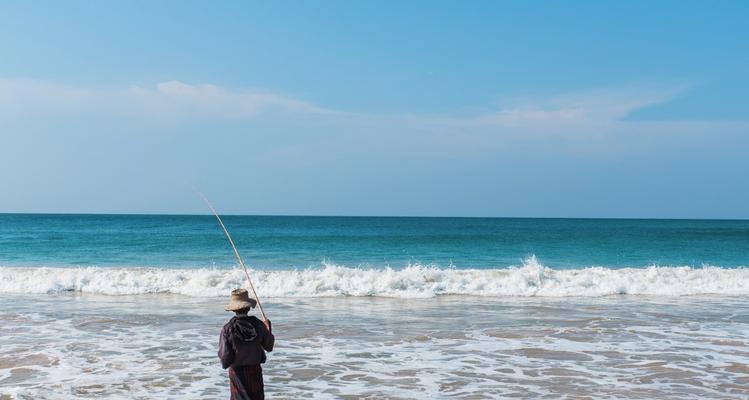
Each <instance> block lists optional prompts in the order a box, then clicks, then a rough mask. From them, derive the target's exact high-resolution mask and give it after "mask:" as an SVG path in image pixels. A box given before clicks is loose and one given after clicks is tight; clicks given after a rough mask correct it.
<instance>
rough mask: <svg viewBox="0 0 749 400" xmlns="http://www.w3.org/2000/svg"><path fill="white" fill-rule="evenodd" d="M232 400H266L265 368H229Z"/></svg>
mask: <svg viewBox="0 0 749 400" xmlns="http://www.w3.org/2000/svg"><path fill="white" fill-rule="evenodd" d="M229 385H230V386H231V400H264V399H265V391H264V390H263V368H261V367H260V364H258V365H245V366H242V367H230V368H229Z"/></svg>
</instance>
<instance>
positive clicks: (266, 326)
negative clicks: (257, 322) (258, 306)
mask: <svg viewBox="0 0 749 400" xmlns="http://www.w3.org/2000/svg"><path fill="white" fill-rule="evenodd" d="M262 329H263V341H262V343H261V345H262V346H263V349H265V351H273V344H275V343H276V338H275V336H273V326H272V325H271V323H270V320H269V319H266V320H265V321H263V328H262Z"/></svg>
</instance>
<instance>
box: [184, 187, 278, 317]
mask: <svg viewBox="0 0 749 400" xmlns="http://www.w3.org/2000/svg"><path fill="white" fill-rule="evenodd" d="M196 192H198V194H199V195H200V197H202V198H203V201H205V204H206V205H208V208H210V209H211V212H213V215H215V216H216V219H217V220H218V223H219V224H221V228H222V229H223V230H224V233H225V234H226V238H227V239H229V243H231V248H232V250H234V255H235V256H236V257H237V261H239V265H241V266H242V269H243V270H244V274H245V276H247V282H249V283H250V289H252V294H253V295H255V300H257V306H258V308H260V314H262V315H263V319H264V320H266V321H267V320H268V317H266V316H265V311H263V305H262V304H261V303H260V297H258V295H257V292H256V291H255V285H253V284H252V279H251V278H250V273H249V272H247V267H246V266H245V265H244V260H242V256H240V255H239V250H237V246H236V245H234V240H233V239H232V238H231V235H230V234H229V230H228V229H226V225H224V221H222V220H221V217H219V215H218V213H217V212H216V209H215V208H213V205H211V202H210V201H208V198H207V197H205V195H204V194H203V193H202V192H200V191H197V190H196Z"/></svg>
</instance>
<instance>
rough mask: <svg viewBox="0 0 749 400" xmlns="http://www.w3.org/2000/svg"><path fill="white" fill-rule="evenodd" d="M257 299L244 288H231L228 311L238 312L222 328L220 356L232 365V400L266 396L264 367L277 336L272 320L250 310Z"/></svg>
mask: <svg viewBox="0 0 749 400" xmlns="http://www.w3.org/2000/svg"><path fill="white" fill-rule="evenodd" d="M255 304H256V301H255V300H254V299H251V298H249V295H248V293H247V291H246V290H244V289H236V290H234V291H232V294H231V302H230V303H229V304H228V305H227V306H226V310H227V311H234V312H235V313H236V315H235V316H234V317H233V318H232V319H231V320H229V322H228V323H226V325H224V328H223V329H222V330H221V336H220V338H219V349H218V356H219V358H220V359H221V366H222V367H223V368H224V369H227V368H228V369H229V384H230V386H231V398H232V400H245V399H247V400H257V399H264V397H265V391H264V388H263V387H264V385H263V369H262V367H261V366H260V364H263V363H264V362H265V360H266V355H265V352H266V351H273V344H274V342H275V338H274V336H273V333H272V327H271V324H270V320H266V321H265V322H263V321H261V320H260V319H258V318H257V317H255V316H248V315H247V313H248V312H249V311H250V310H251V309H252V308H254V307H255Z"/></svg>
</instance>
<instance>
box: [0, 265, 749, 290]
mask: <svg viewBox="0 0 749 400" xmlns="http://www.w3.org/2000/svg"><path fill="white" fill-rule="evenodd" d="M252 275H253V277H254V279H255V285H256V288H257V289H258V291H259V292H260V293H262V295H263V296H266V297H320V296H383V297H399V298H414V297H432V296H438V295H472V296H522V297H530V296H542V297H543V296H561V297H566V296H607V295H615V294H629V295H665V296H681V295H698V294H723V295H747V294H749V268H746V267H741V268H720V267H712V266H706V267H702V268H692V267H660V266H650V267H645V268H621V269H612V268H605V267H592V268H582V269H566V270H556V269H551V268H548V267H545V266H543V265H542V264H540V263H539V262H538V261H537V260H536V258H535V257H532V258H530V259H528V260H526V261H525V263H524V264H523V265H522V266H519V267H509V268H501V269H457V268H438V267H433V266H423V265H410V266H407V267H405V268H403V269H392V268H349V267H343V266H337V265H324V266H323V267H322V268H310V269H303V270H280V271H253V272H252ZM244 279H245V278H244V274H243V273H242V272H241V270H238V269H233V270H226V269H207V268H203V269H157V268H102V267H82V268H17V267H0V293H55V292H63V291H74V292H83V293H96V294H105V295H133V294H147V293H174V294H182V295H187V296H197V297H211V296H225V295H226V294H227V293H229V292H230V291H231V289H233V288H236V287H241V286H243V285H244Z"/></svg>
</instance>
